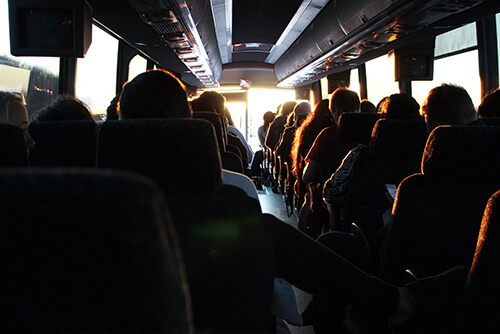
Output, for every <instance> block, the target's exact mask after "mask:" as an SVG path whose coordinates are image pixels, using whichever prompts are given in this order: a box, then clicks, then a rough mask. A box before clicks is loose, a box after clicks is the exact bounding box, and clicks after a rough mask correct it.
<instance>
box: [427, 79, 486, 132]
mask: <svg viewBox="0 0 500 334" xmlns="http://www.w3.org/2000/svg"><path fill="white" fill-rule="evenodd" d="M422 114H423V115H424V117H425V123H426V124H427V131H429V132H430V131H432V130H433V129H434V128H435V127H437V126H439V125H466V124H469V123H471V122H473V121H475V120H476V119H477V114H476V110H475V109H474V104H473V103H472V99H471V98H470V96H469V94H468V93H467V91H466V90H465V89H464V88H463V87H461V86H457V85H452V84H442V85H441V86H438V87H434V88H433V89H431V90H430V92H429V95H428V96H427V99H426V100H425V102H424V104H423V105H422Z"/></svg>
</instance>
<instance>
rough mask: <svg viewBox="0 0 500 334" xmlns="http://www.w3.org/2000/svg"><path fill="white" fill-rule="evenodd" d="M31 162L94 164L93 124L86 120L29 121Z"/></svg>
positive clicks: (61, 164) (33, 163)
mask: <svg viewBox="0 0 500 334" xmlns="http://www.w3.org/2000/svg"><path fill="white" fill-rule="evenodd" d="M28 131H29V133H30V135H31V137H32V138H33V140H34V141H35V147H34V148H33V149H32V150H31V153H30V165H31V166H53V167H95V160H96V146H97V132H98V130H97V125H96V123H95V122H94V121H90V120H74V121H46V122H33V123H31V124H30V125H29V127H28Z"/></svg>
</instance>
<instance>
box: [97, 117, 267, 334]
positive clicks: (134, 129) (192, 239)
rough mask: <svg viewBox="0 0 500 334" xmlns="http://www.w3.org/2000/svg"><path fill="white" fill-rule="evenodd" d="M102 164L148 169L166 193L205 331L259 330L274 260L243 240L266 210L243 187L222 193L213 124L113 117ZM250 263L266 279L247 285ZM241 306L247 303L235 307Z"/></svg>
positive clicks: (104, 133)
mask: <svg viewBox="0 0 500 334" xmlns="http://www.w3.org/2000/svg"><path fill="white" fill-rule="evenodd" d="M97 165H98V167H107V168H118V169H127V170H132V171H135V172H138V173H142V174H145V175H147V176H149V177H150V178H151V179H153V180H154V181H155V182H157V183H158V185H160V187H161V188H162V190H163V191H164V193H165V194H166V197H167V201H168V203H169V205H170V206H171V207H172V208H173V209H172V216H173V217H174V220H175V222H176V230H177V232H178V235H179V239H180V245H181V248H182V251H183V255H184V258H185V262H186V271H187V274H188V278H189V283H190V287H191V290H192V292H193V308H194V310H195V323H196V326H197V328H198V329H199V330H200V331H205V330H213V329H214V328H216V331H226V332H239V331H240V330H244V329H245V328H243V327H242V326H243V325H245V326H246V328H247V329H249V330H252V329H253V330H254V331H256V332H258V331H260V330H261V329H262V328H263V327H262V324H263V323H264V324H265V325H266V324H267V320H269V319H268V316H269V312H270V311H269V308H268V307H267V306H268V303H267V301H268V300H270V291H272V290H270V289H269V286H271V287H272V279H269V276H265V275H262V273H263V272H265V271H266V270H268V259H267V258H266V257H264V256H262V257H261V256H249V254H253V253H252V252H250V253H249V252H248V249H247V248H245V246H244V245H245V243H246V242H253V241H252V240H253V239H252V238H249V239H248V240H246V241H245V239H246V238H245V237H246V236H249V234H248V231H247V230H246V228H247V225H248V224H246V223H245V222H247V221H248V220H249V219H250V222H254V221H255V220H251V217H255V216H256V215H257V216H258V215H260V206H259V203H258V201H256V200H255V199H252V198H249V197H247V196H246V195H245V194H244V192H242V191H241V190H240V189H239V188H237V189H232V190H231V191H224V190H226V188H224V187H226V186H224V187H223V186H222V168H221V161H220V156H219V151H218V149H217V144H216V137H215V133H214V128H213V126H212V124H210V123H209V122H208V121H206V120H201V119H161V120H160V119H154V120H130V121H114V122H110V121H108V122H106V123H104V124H103V126H102V127H101V131H100V136H99V145H98V162H97ZM229 187H230V186H229ZM233 190H240V191H241V195H238V194H236V193H237V192H236V191H234V192H233ZM247 217H249V218H248V219H247ZM233 237H235V238H236V239H234V238H233ZM239 241H241V243H240V242H239ZM262 247H263V246H262ZM261 249H267V248H266V247H263V248H259V247H256V248H255V252H260V251H261ZM211 251H214V252H216V254H220V255H218V256H216V255H215V257H216V258H218V259H220V260H221V263H219V265H222V264H223V265H224V267H223V268H222V267H220V266H215V265H214V258H213V256H211V255H209V253H210V252H211ZM255 252H254V253H255ZM219 256H220V258H219ZM233 261H235V262H234V263H233ZM250 267H252V268H255V273H259V275H260V276H257V277H256V278H255V279H254V280H249V281H248V282H247V281H246V278H248V276H247V275H248V271H247V270H248V268H250ZM250 271H252V270H250ZM264 278H266V279H265V280H264ZM242 282H245V283H244V284H246V285H245V286H246V288H245V289H242V288H241V284H243V283H242ZM247 300H248V301H249V302H248V303H247V302H245V301H247ZM256 300H260V301H262V300H266V302H265V303H256V302H255V301H256ZM240 303H242V304H241V307H240V306H237V307H236V306H235V305H237V304H238V305H240ZM249 303H252V304H251V307H250V306H249V305H250V304H249ZM266 307H267V308H266ZM249 309H252V310H253V311H251V312H250V311H249ZM264 315H265V321H264V320H263V317H264ZM227 317H231V318H232V319H231V321H226V320H227ZM265 325H264V328H265ZM257 329H259V330H257Z"/></svg>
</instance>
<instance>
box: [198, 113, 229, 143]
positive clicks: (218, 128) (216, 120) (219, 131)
mask: <svg viewBox="0 0 500 334" xmlns="http://www.w3.org/2000/svg"><path fill="white" fill-rule="evenodd" d="M193 118H198V119H204V120H207V121H209V122H210V123H212V125H213V126H214V130H215V134H216V135H217V144H218V145H219V150H220V152H221V153H222V152H224V150H225V147H226V138H225V133H224V130H223V128H222V127H223V122H222V120H221V117H220V115H219V114H216V113H214V112H209V111H195V112H193Z"/></svg>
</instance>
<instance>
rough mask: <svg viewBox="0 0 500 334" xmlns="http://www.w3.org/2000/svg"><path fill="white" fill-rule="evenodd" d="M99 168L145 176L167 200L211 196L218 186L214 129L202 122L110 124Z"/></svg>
mask: <svg viewBox="0 0 500 334" xmlns="http://www.w3.org/2000/svg"><path fill="white" fill-rule="evenodd" d="M97 166H98V167H105V168H118V169H125V170H130V171H134V172H137V173H141V174H143V175H146V176H148V177H150V178H152V179H153V180H154V181H155V182H157V183H158V184H159V185H160V187H161V188H162V190H163V191H164V193H165V194H166V195H174V194H182V193H211V192H214V191H216V190H217V189H218V188H219V187H220V185H221V184H222V167H221V160H220V155H219V151H218V149H217V142H216V137H215V133H214V128H213V126H212V124H211V123H209V122H208V121H205V120H201V119H161V120H160V119H153V120H127V121H108V122H106V123H104V124H103V125H102V127H101V130H100V134H99V145H98V160H97Z"/></svg>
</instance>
